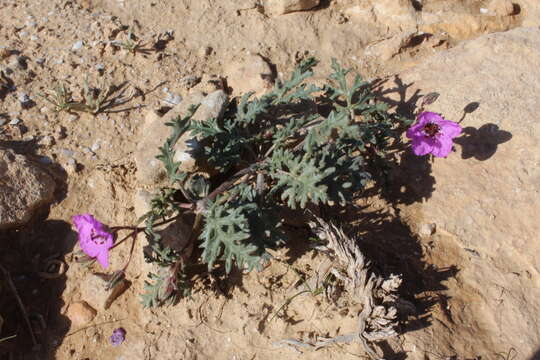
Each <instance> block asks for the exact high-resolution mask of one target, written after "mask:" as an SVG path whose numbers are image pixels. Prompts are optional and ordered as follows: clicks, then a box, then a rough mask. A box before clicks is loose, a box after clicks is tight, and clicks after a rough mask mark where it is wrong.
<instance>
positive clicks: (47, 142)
mask: <svg viewBox="0 0 540 360" xmlns="http://www.w3.org/2000/svg"><path fill="white" fill-rule="evenodd" d="M39 143H40V144H41V145H43V146H52V145H54V137H52V136H51V135H47V136H44V137H42V138H41V140H40V141H39Z"/></svg>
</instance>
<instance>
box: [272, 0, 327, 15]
mask: <svg viewBox="0 0 540 360" xmlns="http://www.w3.org/2000/svg"><path fill="white" fill-rule="evenodd" d="M319 3H320V0H265V1H264V9H265V11H266V12H268V13H270V14H273V15H283V14H288V13H291V12H295V11H304V10H310V9H313V8H314V7H315V6H318V5H319Z"/></svg>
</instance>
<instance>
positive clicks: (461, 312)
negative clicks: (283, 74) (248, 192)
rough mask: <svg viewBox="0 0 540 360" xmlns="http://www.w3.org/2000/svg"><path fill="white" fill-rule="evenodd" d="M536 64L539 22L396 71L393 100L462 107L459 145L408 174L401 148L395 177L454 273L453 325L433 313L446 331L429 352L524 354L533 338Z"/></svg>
mask: <svg viewBox="0 0 540 360" xmlns="http://www.w3.org/2000/svg"><path fill="white" fill-rule="evenodd" d="M508 54H512V56H508ZM538 64H540V29H538V28H517V29H514V30H510V31H507V32H504V33H495V34H489V35H483V36H480V37H478V38H477V39H474V40H470V41H466V42H463V43H461V44H460V45H458V46H456V47H455V48H452V49H450V50H449V51H447V52H443V53H438V54H436V55H434V56H432V57H430V58H428V59H426V60H425V61H424V62H422V63H421V64H419V65H418V66H416V67H414V68H412V69H410V70H408V71H405V72H403V73H401V74H399V79H400V80H399V81H400V83H402V84H404V85H403V86H404V87H403V88H406V89H407V90H406V94H404V93H401V95H402V96H404V97H402V98H401V100H400V96H398V94H397V93H396V97H395V98H394V99H395V100H397V101H403V102H404V101H409V97H410V96H411V95H412V94H415V91H418V90H419V91H421V93H422V94H426V93H428V92H430V91H437V92H438V93H440V94H441V96H440V97H439V99H438V100H437V102H435V103H434V104H432V105H430V107H429V110H430V111H435V112H438V113H441V114H443V115H444V116H445V117H446V118H447V119H450V120H454V121H459V120H460V119H461V118H462V116H463V114H464V110H463V109H464V108H466V109H469V110H467V111H466V114H465V117H464V118H463V121H462V122H461V125H462V126H463V127H464V135H463V136H461V137H459V138H457V139H456V141H455V143H456V144H455V149H456V151H455V153H453V154H450V156H449V157H448V158H446V159H435V160H434V161H433V162H432V164H431V165H430V168H431V171H430V173H425V172H424V173H423V175H422V174H419V173H418V171H416V170H413V168H414V167H415V162H418V163H419V162H421V161H422V160H421V159H418V158H416V157H414V156H405V157H404V159H408V160H407V161H404V162H402V164H401V166H402V168H401V171H399V172H396V173H395V174H394V175H395V179H401V180H400V181H404V183H402V184H400V185H402V186H403V187H404V188H406V189H408V190H410V191H411V195H412V197H411V198H412V199H416V200H417V202H416V203H412V201H411V199H408V200H407V201H404V202H403V205H401V206H400V213H401V215H402V217H403V218H404V219H407V221H408V223H409V224H410V225H411V227H412V228H413V229H418V227H419V224H430V223H436V224H437V232H436V234H434V235H433V236H432V237H430V239H429V241H432V242H433V244H434V245H433V246H434V248H433V249H431V250H429V254H430V255H429V256H430V258H431V261H432V262H433V263H434V264H435V266H438V267H439V268H442V267H445V268H448V267H450V266H455V267H457V268H458V269H459V272H458V273H457V275H456V276H455V277H453V278H450V279H448V281H446V282H444V286H445V287H446V286H447V287H448V290H447V291H445V292H444V294H445V295H444V296H445V297H446V298H447V299H449V300H448V304H447V306H446V308H447V309H449V311H450V312H451V314H452V315H453V316H452V319H453V321H452V322H449V321H448V320H444V317H443V316H439V317H438V318H437V320H440V321H442V322H444V324H445V325H444V326H440V327H439V326H438V325H433V326H436V328H433V326H432V327H431V328H430V330H429V331H428V333H429V334H433V333H435V334H438V338H439V339H446V340H444V341H441V342H439V343H438V346H439V347H438V348H432V351H434V352H436V353H452V354H460V356H462V357H464V358H468V357H474V356H476V355H478V354H493V353H499V352H501V353H503V352H507V351H508V349H510V348H515V350H516V353H519V354H520V356H521V357H523V358H524V359H532V358H534V356H533V354H534V351H536V350H537V349H538V344H540V333H539V332H538V314H540V257H539V256H538V254H540V242H539V241H537V239H538V234H540V221H538V214H539V213H540V167H539V166H538V164H540V122H538V120H537V119H538V112H539V111H540V104H539V103H538V99H537V97H536V95H535V94H538V93H540V72H539V71H538ZM394 85H395V84H392V85H391V86H394ZM409 85H410V87H409ZM417 104H418V102H417ZM472 104H476V105H474V106H473V105H472ZM478 104H479V105H478ZM409 169H410V170H409ZM422 176H424V177H426V176H427V177H433V178H434V181H435V189H434V190H429V187H425V186H418V184H422V183H423V182H422V181H417V180H418V179H419V177H422ZM404 179H411V180H404ZM413 179H414V180H413ZM422 199H423V200H422ZM407 204H409V205H407ZM426 247H429V245H426ZM440 315H442V314H440ZM433 324H435V321H434V322H433ZM445 326H447V327H448V328H447V329H445ZM428 333H426V336H425V338H426V339H429V336H430V335H429V334H428ZM523 334H527V336H523ZM411 336H415V337H418V336H421V335H420V333H419V332H415V334H414V335H411ZM461 339H467V341H462V340H461ZM458 340H461V341H458ZM413 341H414V340H413ZM408 346H412V345H408ZM418 355H419V356H418V357H415V359H416V358H418V359H419V358H422V359H423V358H424V357H423V356H422V354H420V353H419V354H418ZM426 356H427V355H426Z"/></svg>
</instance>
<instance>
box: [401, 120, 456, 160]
mask: <svg viewBox="0 0 540 360" xmlns="http://www.w3.org/2000/svg"><path fill="white" fill-rule="evenodd" d="M459 134H461V126H459V124H457V123H455V122H453V121H450V120H445V119H443V117H442V116H441V115H439V114H436V113H433V112H429V111H425V112H423V113H420V114H419V115H418V119H417V121H416V124H414V125H413V126H411V127H410V128H409V130H407V137H408V138H409V139H411V145H412V149H413V152H414V153H415V154H416V155H418V156H422V155H426V154H433V155H435V156H436V157H446V156H448V154H450V152H451V151H452V141H453V139H454V138H455V137H456V136H458V135H459Z"/></svg>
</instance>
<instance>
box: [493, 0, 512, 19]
mask: <svg viewBox="0 0 540 360" xmlns="http://www.w3.org/2000/svg"><path fill="white" fill-rule="evenodd" d="M487 10H488V14H493V15H498V16H510V15H513V13H514V4H513V3H512V1H510V0H491V1H490V2H489V3H488V5H487Z"/></svg>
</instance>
